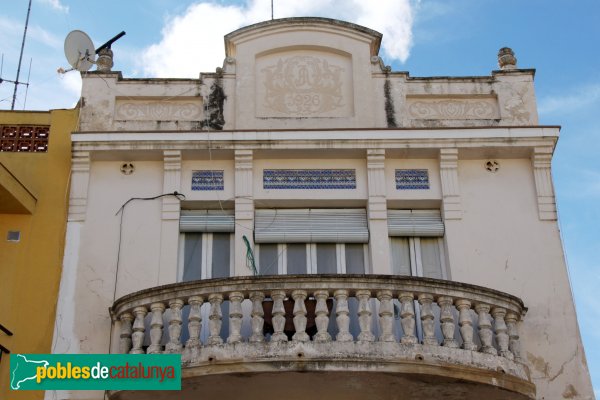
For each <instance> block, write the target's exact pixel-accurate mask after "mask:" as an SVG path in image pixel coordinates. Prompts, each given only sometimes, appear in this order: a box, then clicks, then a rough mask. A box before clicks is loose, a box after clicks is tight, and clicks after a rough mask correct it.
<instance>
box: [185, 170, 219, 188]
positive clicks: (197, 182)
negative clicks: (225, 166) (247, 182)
mask: <svg viewBox="0 0 600 400" xmlns="http://www.w3.org/2000/svg"><path fill="white" fill-rule="evenodd" d="M224 182H225V180H224V179H223V171H222V170H220V171H219V170H202V171H192V190H224Z"/></svg>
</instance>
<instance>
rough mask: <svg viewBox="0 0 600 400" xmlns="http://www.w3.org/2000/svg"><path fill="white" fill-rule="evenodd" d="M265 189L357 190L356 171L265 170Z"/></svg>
mask: <svg viewBox="0 0 600 400" xmlns="http://www.w3.org/2000/svg"><path fill="white" fill-rule="evenodd" d="M263 188H264V189H356V170H354V169H265V170H264V171H263Z"/></svg>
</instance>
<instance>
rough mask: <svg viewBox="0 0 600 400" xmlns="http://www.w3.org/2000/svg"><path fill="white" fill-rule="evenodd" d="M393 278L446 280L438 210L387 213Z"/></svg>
mask: <svg viewBox="0 0 600 400" xmlns="http://www.w3.org/2000/svg"><path fill="white" fill-rule="evenodd" d="M388 231H389V235H390V253H391V257H390V259H391V263H392V268H391V270H392V274H395V275H412V276H423V277H426V278H436V279H447V275H446V268H445V262H444V259H445V257H444V243H443V239H442V237H443V235H444V224H443V222H442V218H441V215H440V212H439V211H438V210H388Z"/></svg>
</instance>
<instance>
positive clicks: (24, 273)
mask: <svg viewBox="0 0 600 400" xmlns="http://www.w3.org/2000/svg"><path fill="white" fill-rule="evenodd" d="M77 117H78V111H77V110H51V111H45V112H37V111H0V135H1V136H0V232H1V235H2V240H1V241H0V304H2V313H0V325H1V326H2V327H3V329H2V331H0V346H2V349H1V350H0V354H2V355H1V356H0V398H2V399H8V398H11V399H13V398H16V399H40V398H43V393H35V392H12V391H11V390H10V383H9V382H10V380H9V353H8V352H11V353H50V352H51V347H50V345H51V343H52V336H53V334H54V322H55V311H56V302H57V299H58V288H59V284H60V276H61V269H62V268H61V267H62V260H63V249H64V246H65V231H66V220H67V209H68V204H67V202H68V198H69V174H70V172H71V132H73V131H74V130H75V127H76V125H77Z"/></svg>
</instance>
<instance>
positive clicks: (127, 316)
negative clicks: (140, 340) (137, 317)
mask: <svg viewBox="0 0 600 400" xmlns="http://www.w3.org/2000/svg"><path fill="white" fill-rule="evenodd" d="M119 320H120V321H121V334H120V336H119V337H120V340H119V353H120V354H127V353H129V350H131V332H132V330H131V323H132V321H133V314H131V313H129V312H126V313H123V314H121V316H120V317H119Z"/></svg>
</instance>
